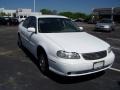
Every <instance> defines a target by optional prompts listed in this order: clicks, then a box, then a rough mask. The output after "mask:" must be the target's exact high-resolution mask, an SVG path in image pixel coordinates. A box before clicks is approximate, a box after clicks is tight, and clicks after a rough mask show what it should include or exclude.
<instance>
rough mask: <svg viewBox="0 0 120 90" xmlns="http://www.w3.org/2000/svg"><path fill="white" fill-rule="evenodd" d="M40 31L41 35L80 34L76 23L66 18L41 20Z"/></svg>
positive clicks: (39, 20)
mask: <svg viewBox="0 0 120 90" xmlns="http://www.w3.org/2000/svg"><path fill="white" fill-rule="evenodd" d="M38 30H39V32H41V33H60V32H80V29H79V28H78V27H77V26H76V25H75V23H73V22H72V21H71V20H70V19H66V18H39V19H38Z"/></svg>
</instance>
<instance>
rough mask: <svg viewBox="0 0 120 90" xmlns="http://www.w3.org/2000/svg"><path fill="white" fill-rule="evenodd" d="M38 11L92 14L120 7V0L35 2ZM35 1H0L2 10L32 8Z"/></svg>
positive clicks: (53, 0) (39, 0) (50, 0)
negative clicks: (94, 11)
mask: <svg viewBox="0 0 120 90" xmlns="http://www.w3.org/2000/svg"><path fill="white" fill-rule="evenodd" d="M35 1H36V11H40V9H43V8H46V9H51V10H57V11H58V12H61V11H72V12H83V13H88V14H89V13H90V12H91V11H92V9H94V8H109V7H120V0H35ZM33 2H34V0H0V8H5V9H17V8H31V9H32V10H33V8H34V6H33V5H34V4H33Z"/></svg>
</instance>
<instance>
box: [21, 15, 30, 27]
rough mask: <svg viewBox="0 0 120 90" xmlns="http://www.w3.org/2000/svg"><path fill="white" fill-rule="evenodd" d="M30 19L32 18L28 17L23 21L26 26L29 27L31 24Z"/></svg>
mask: <svg viewBox="0 0 120 90" xmlns="http://www.w3.org/2000/svg"><path fill="white" fill-rule="evenodd" d="M29 20H30V18H29V17H28V18H27V19H26V20H25V21H24V22H23V26H24V27H25V28H28V26H29Z"/></svg>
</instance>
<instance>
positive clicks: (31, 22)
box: [23, 16, 36, 28]
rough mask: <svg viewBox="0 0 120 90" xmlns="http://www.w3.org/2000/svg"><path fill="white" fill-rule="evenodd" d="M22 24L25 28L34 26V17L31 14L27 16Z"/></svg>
mask: <svg viewBox="0 0 120 90" xmlns="http://www.w3.org/2000/svg"><path fill="white" fill-rule="evenodd" d="M23 26H24V27H25V28H29V27H34V28H36V18H35V17H33V16H30V17H28V18H27V19H26V20H25V21H24V22H23Z"/></svg>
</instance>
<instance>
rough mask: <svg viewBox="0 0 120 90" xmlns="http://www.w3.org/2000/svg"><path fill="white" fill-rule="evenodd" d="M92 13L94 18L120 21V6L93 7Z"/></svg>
mask: <svg viewBox="0 0 120 90" xmlns="http://www.w3.org/2000/svg"><path fill="white" fill-rule="evenodd" d="M92 14H93V18H92V19H93V20H100V19H103V18H108V19H112V20H114V21H115V22H119V23H120V7H112V8H96V9H93V11H92Z"/></svg>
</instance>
